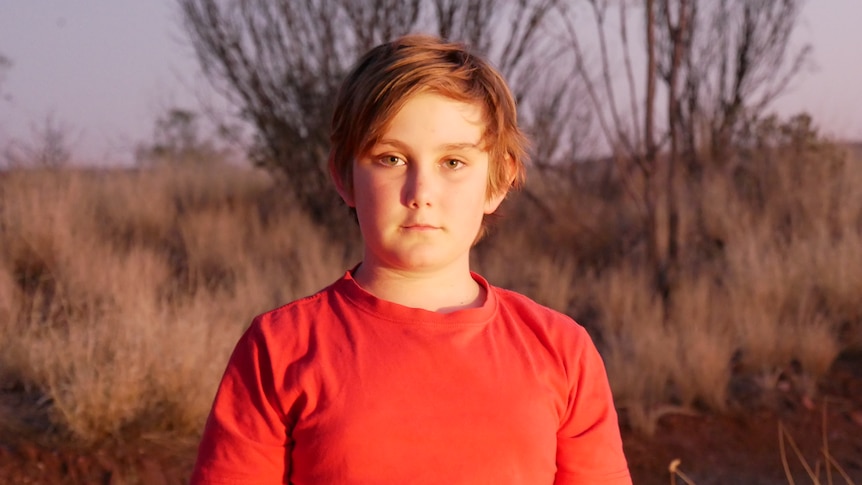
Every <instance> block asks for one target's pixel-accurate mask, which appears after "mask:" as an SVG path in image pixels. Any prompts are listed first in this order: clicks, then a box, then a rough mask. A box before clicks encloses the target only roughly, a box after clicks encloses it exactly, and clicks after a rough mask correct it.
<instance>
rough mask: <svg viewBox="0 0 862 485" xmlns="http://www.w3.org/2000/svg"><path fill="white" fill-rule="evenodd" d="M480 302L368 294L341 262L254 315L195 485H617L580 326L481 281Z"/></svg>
mask: <svg viewBox="0 0 862 485" xmlns="http://www.w3.org/2000/svg"><path fill="white" fill-rule="evenodd" d="M474 278H475V279H476V281H477V282H479V284H481V285H482V286H483V287H485V288H486V289H487V298H486V301H485V303H484V304H483V305H482V306H481V307H479V308H473V309H467V310H460V311H456V312H453V313H447V314H443V313H436V312H431V311H426V310H421V309H416V308H408V307H404V306H401V305H398V304H395V303H391V302H388V301H384V300H380V299H378V298H376V297H374V296H373V295H371V294H369V293H368V292H366V291H364V290H363V289H362V288H360V287H359V286H358V285H357V284H356V282H355V281H354V280H353V279H352V278H351V275H350V273H347V274H346V275H345V276H344V277H343V278H341V279H339V280H338V281H336V282H335V283H334V284H333V285H331V286H329V287H328V288H326V289H324V290H322V291H321V292H319V293H317V294H315V295H313V296H310V297H307V298H304V299H301V300H297V301H295V302H293V303H290V304H288V305H286V306H283V307H281V308H278V309H276V310H273V311H271V312H268V313H265V314H263V315H261V316H259V317H257V318H256V319H255V320H254V322H253V323H252V325H251V327H250V328H249V329H248V330H247V331H246V333H245V334H244V335H243V337H242V338H241V340H240V341H239V343H238V344H237V346H236V349H235V350H234V353H233V355H232V356H231V359H230V362H229V364H228V367H227V370H226V371H225V375H224V377H223V380H222V382H221V385H220V387H219V390H218V393H217V395H216V398H215V403H214V404H213V408H212V412H211V413H210V416H209V419H208V420H207V424H206V428H205V430H204V434H203V438H202V441H201V444H200V449H199V454H198V460H197V463H196V465H195V470H194V474H193V477H192V483H193V484H252V483H253V484H264V483H291V484H296V485H302V484H360V483H361V484H402V483H404V484H407V483H409V484H443V483H445V484H457V483H464V484H483V483H487V484H529V485H536V484H548V485H550V484H630V483H631V479H630V477H629V473H628V468H627V465H626V460H625V457H624V455H623V451H622V443H621V440H620V434H619V427H618V423H617V415H616V411H615V409H614V406H613V402H612V398H611V392H610V388H609V386H608V382H607V377H606V374H605V369H604V366H603V364H602V361H601V358H600V357H599V354H598V352H597V351H596V349H595V346H594V345H593V343H592V341H591V340H590V338H589V336H588V335H587V333H586V331H585V330H584V329H583V327H581V326H579V325H577V324H576V323H575V322H574V321H572V320H571V319H570V318H569V317H567V316H565V315H562V314H560V313H558V312H555V311H553V310H550V309H548V308H546V307H543V306H541V305H539V304H537V303H535V302H533V301H531V300H530V299H528V298H526V297H524V296H522V295H520V294H517V293H514V292H511V291H507V290H503V289H500V288H496V287H492V286H489V285H488V283H487V282H486V281H485V280H484V279H482V278H481V277H480V276H478V275H474Z"/></svg>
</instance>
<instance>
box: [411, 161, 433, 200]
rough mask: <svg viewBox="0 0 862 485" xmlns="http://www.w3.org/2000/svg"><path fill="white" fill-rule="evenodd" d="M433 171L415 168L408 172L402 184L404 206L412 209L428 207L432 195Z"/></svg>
mask: <svg viewBox="0 0 862 485" xmlns="http://www.w3.org/2000/svg"><path fill="white" fill-rule="evenodd" d="M432 172H433V169H429V168H422V167H416V166H415V165H414V167H413V170H408V172H407V180H406V183H405V184H404V205H406V206H408V207H413V208H419V207H422V206H430V205H431V201H432V200H433V195H434V174H433V173H432Z"/></svg>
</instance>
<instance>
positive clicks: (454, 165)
mask: <svg viewBox="0 0 862 485" xmlns="http://www.w3.org/2000/svg"><path fill="white" fill-rule="evenodd" d="M443 165H444V166H445V167H446V168H451V169H459V168H461V167H462V166H464V162H462V161H461V160H456V159H454V158H452V159H449V160H446V161H445V162H443Z"/></svg>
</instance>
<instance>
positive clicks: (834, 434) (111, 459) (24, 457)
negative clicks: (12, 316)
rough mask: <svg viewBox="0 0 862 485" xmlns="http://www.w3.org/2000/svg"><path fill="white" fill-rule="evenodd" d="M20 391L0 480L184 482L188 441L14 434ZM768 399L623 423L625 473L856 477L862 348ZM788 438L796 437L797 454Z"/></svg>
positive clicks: (806, 479) (703, 477)
mask: <svg viewBox="0 0 862 485" xmlns="http://www.w3.org/2000/svg"><path fill="white" fill-rule="evenodd" d="M28 399H30V397H28V396H26V395H24V394H23V393H22V392H20V390H17V391H16V390H15V389H5V390H4V389H2V388H0V425H2V424H4V423H5V425H3V426H0V483H2V484H10V485H14V484H75V485H78V484H105V485H108V484H110V485H119V484H141V483H143V484H152V485H167V484H180V483H186V482H187V480H188V475H189V471H190V469H191V466H192V463H193V460H194V453H195V446H194V444H193V443H162V444H159V445H153V444H150V445H147V446H140V445H131V444H122V443H114V444H112V445H111V446H109V447H107V446H106V447H104V448H101V449H95V450H88V451H81V450H76V449H67V448H65V447H64V446H62V445H58V444H56V443H53V444H52V443H46V442H42V443H39V442H38V440H27V439H22V438H21V435H20V433H18V434H16V433H15V431H14V429H12V428H11V427H10V426H9V425H8V424H9V423H10V422H11V420H10V419H9V413H11V412H13V411H16V410H17V412H19V414H20V410H21V408H22V405H25V404H27V405H32V404H33V403H31V402H28ZM769 402H770V404H769V405H762V404H763V403H762V402H761V405H760V406H758V409H757V410H748V411H745V412H741V411H740V412H732V413H730V414H728V415H723V416H715V415H702V416H694V415H669V416H665V417H663V418H662V420H661V421H660V423H659V426H658V429H657V430H656V432H655V434H654V435H653V436H650V437H647V436H643V435H640V434H637V433H634V432H632V431H631V430H630V429H628V428H627V427H626V426H625V425H624V426H623V441H624V445H625V451H626V456H627V457H628V460H629V465H630V468H631V471H632V476H633V480H634V483H635V484H636V485H652V484H662V485H664V484H668V483H678V484H684V483H694V484H697V485H718V484H722V485H724V484H732V485H755V484H756V485H772V484H788V483H790V481H789V480H788V478H787V476H786V472H785V462H786V467H787V469H789V470H790V472H791V473H792V476H793V479H794V483H797V484H809V483H818V482H816V481H815V480H813V479H812V478H811V476H810V475H809V473H808V472H807V471H806V470H805V465H808V466H809V467H810V469H811V472H812V473H814V474H815V475H817V476H818V479H819V483H823V484H827V483H834V484H845V483H848V480H849V483H853V484H858V485H862V353H858V354H853V355H844V356H842V357H841V358H840V359H839V360H838V361H837V362H836V363H835V365H834V366H833V368H832V369H831V371H830V373H829V375H828V376H826V378H824V379H823V382H822V383H821V385H820V392H819V395H818V396H817V397H816V398H815V399H813V400H809V399H805V398H803V397H801V396H799V395H796V394H794V393H793V392H792V391H786V392H781V391H778V394H776V395H775V396H770V401H769ZM4 414H5V419H4ZM824 423H825V427H824ZM779 429H784V430H786V434H785V436H788V437H789V438H785V439H784V440H783V441H784V448H785V453H784V459H782V453H781V443H780V442H781V440H780V439H779ZM824 430H825V433H824ZM790 439H792V441H793V442H794V443H795V444H796V445H797V446H798V448H799V451H800V453H801V458H800V457H798V456H797V455H796V453H795V451H794V450H793V448H792V446H791V443H790ZM824 440H825V441H824ZM824 443H825V445H826V446H825V447H824ZM824 449H825V450H827V453H824ZM827 454H828V456H829V457H830V458H831V460H833V462H834V463H836V464H837V465H838V466H833V467H831V468H830V473H831V480H832V481H831V482H830V481H829V475H827V471H826V469H825V467H824V462H825V456H827ZM674 460H679V466H678V468H677V470H678V471H679V472H680V474H674V476H673V477H672V476H671V473H670V471H669V466H670V464H671V463H672V462H673V461H674ZM839 467H840V469H839ZM672 479H674V480H675V481H672ZM686 479H687V480H688V482H686V481H685V480H686Z"/></svg>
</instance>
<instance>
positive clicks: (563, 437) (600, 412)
mask: <svg viewBox="0 0 862 485" xmlns="http://www.w3.org/2000/svg"><path fill="white" fill-rule="evenodd" d="M578 328H579V330H580V332H581V333H582V335H581V337H582V338H581V339H580V345H579V352H578V355H579V357H578V359H577V360H576V361H574V363H573V367H572V369H571V373H572V375H571V376H570V379H569V381H570V382H571V383H572V388H571V390H570V393H569V399H568V406H567V409H566V415H565V416H564V418H563V421H562V424H561V426H560V430H559V432H558V433H557V475H556V479H555V481H554V483H555V485H587V484H613V485H630V484H631V483H632V481H631V476H630V474H629V470H628V465H627V463H626V459H625V455H624V454H623V447H622V439H621V437H620V431H619V422H618V419H617V413H616V409H615V408H614V403H613V397H612V396H611V390H610V385H609V384H608V379H607V373H606V371H605V366H604V363H603V362H602V359H601V356H600V355H599V353H598V351H597V350H596V348H595V345H593V342H592V340H591V339H590V337H589V335H588V334H587V332H586V330H584V329H583V327H578Z"/></svg>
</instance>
